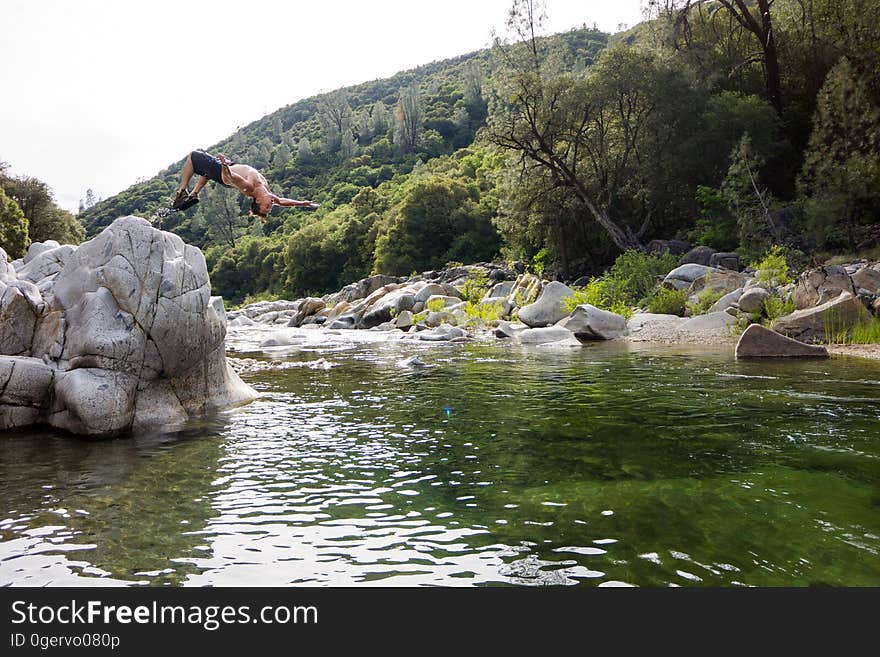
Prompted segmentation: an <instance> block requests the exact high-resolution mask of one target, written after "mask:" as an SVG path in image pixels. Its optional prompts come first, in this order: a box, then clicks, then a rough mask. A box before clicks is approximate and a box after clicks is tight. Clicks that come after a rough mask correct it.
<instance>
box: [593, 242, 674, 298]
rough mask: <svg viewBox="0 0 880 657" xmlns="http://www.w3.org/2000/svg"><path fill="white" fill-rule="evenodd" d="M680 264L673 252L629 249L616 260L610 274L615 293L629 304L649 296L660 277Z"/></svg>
mask: <svg viewBox="0 0 880 657" xmlns="http://www.w3.org/2000/svg"><path fill="white" fill-rule="evenodd" d="M677 266H678V256H675V255H673V254H671V253H668V252H667V253H661V254H657V253H644V252H642V251H627V252H625V253H622V254H621V255H619V256H618V257H617V260H615V261H614V265H612V267H611V269H610V270H609V271H608V276H609V277H610V278H611V280H613V281H614V287H615V290H616V292H615V295H616V296H618V297H619V298H620V299H621V300H622V301H623V302H625V303H627V304H629V305H635V304H638V303H639V302H641V300H642V299H645V298H646V297H648V296H649V295H650V294H651V293H652V292H653V291H654V288H656V287H657V283H658V279H659V278H661V277H663V276H665V275H666V274H668V273H669V272H670V271H672V270H673V269H675V268H676V267H677Z"/></svg>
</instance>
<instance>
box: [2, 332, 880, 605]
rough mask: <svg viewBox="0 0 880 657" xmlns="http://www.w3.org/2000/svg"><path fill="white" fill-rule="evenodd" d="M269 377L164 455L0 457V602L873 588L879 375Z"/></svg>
mask: <svg viewBox="0 0 880 657" xmlns="http://www.w3.org/2000/svg"><path fill="white" fill-rule="evenodd" d="M414 355H418V357H419V358H420V359H421V360H422V361H423V362H424V363H425V364H426V365H428V367H423V368H422V367H419V368H413V367H408V366H406V364H405V363H403V362H401V361H403V360H404V359H406V358H409V357H411V356H414ZM273 357H281V358H286V359H289V360H291V361H293V362H296V363H298V364H300V365H302V366H297V367H293V368H291V369H287V370H284V371H281V372H272V373H262V374H258V375H251V376H246V377H245V378H246V380H247V381H248V382H249V383H251V385H253V386H254V387H255V388H257V389H258V390H259V391H260V392H261V393H263V396H262V398H261V399H260V400H258V401H257V402H255V403H253V404H251V405H249V406H247V407H244V408H242V409H238V410H236V411H233V412H229V413H225V414H223V415H221V416H220V417H217V418H214V419H212V420H210V421H206V422H203V423H200V424H193V425H192V426H190V427H188V428H187V430H186V431H183V432H181V433H176V434H171V435H155V436H139V437H134V438H126V439H117V440H111V441H91V440H83V439H79V438H74V437H70V436H67V435H63V434H60V433H54V432H49V431H46V432H29V433H18V434H8V435H5V436H3V437H2V439H0V584H5V585H8V584H12V585H76V586H82V585H107V584H111V585H119V584H122V583H130V584H140V585H143V584H154V585H163V584H166V585H167V584H170V585H196V586H198V585H254V586H257V585H259V586H264V585H280V586H286V585H318V586H341V585H358V586H361V585H382V586H413V585H425V584H431V585H443V586H471V585H513V586H530V585H574V586H598V585H620V584H629V585H638V586H654V587H660V586H662V587H665V586H669V585H681V586H827V585H831V586H839V585H846V586H880V383H878V379H880V362H877V361H867V360H860V359H847V358H840V359H834V360H830V361H821V362H817V361H809V362H789V363H786V362H779V361H773V362H736V361H735V360H734V359H733V355H732V351H731V350H729V349H728V348H717V347H716V348H714V349H713V350H711V351H708V350H699V349H688V348H674V347H672V348H670V347H658V346H654V347H638V346H634V345H629V346H628V345H625V344H622V345H621V344H613V343H608V344H601V345H595V346H590V347H584V348H579V349H578V348H575V349H571V348H565V349H560V348H523V347H514V346H507V345H503V344H496V343H493V342H477V343H470V344H462V345H441V346H431V347H424V346H419V345H416V344H403V343H400V342H394V341H378V342H370V341H363V342H344V341H340V342H338V343H330V344H326V343H325V344H311V345H305V346H303V345H300V346H299V347H297V348H290V349H288V350H287V351H283V350H281V351H279V352H278V353H276V354H273Z"/></svg>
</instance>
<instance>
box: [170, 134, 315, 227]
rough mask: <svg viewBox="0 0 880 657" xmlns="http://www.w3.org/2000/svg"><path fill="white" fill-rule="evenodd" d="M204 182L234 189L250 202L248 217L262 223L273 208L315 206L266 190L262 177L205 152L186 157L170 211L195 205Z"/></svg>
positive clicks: (311, 203)
mask: <svg viewBox="0 0 880 657" xmlns="http://www.w3.org/2000/svg"><path fill="white" fill-rule="evenodd" d="M193 175H198V176H199V179H198V180H197V181H196V186H195V187H193V190H192V192H187V185H188V184H189V181H190V179H191V178H192V177H193ZM208 180H213V181H214V182H218V183H220V184H221V185H223V186H224V187H235V188H236V189H237V190H238V191H240V192H241V193H242V194H244V195H245V196H249V197H250V198H252V199H253V202H252V203H251V214H254V215H256V216H258V217H260V219H262V220H263V221H266V217H268V216H269V212H270V211H271V210H272V206H273V205H280V206H282V207H285V208H308V209H309V210H314V209H316V208H318V207H319V205H318V204H317V203H315V202H313V201H298V200H296V199H292V198H282V197H280V196H276V195H275V194H273V193H272V192H271V191H269V183H268V182H267V181H266V177H265V176H264V175H263V174H262V173H260V172H259V171H257V170H256V169H254V168H253V167H252V166H248V165H247V164H236V163H235V162H233V161H232V160H230V159H229V158H228V157H226V156H225V155H222V154H221V155H218V156H217V157H214V156H213V155H210V154H208V153H206V152H205V151H201V150H197V151H193V152H192V153H190V154H189V155H187V156H186V162H184V164H183V171H182V173H181V179H180V189H178V190H177V196H175V197H174V202H173V203H172V204H171V208H172V209H174V210H186V209H187V208H191V207H192V206H193V205H195V204H196V203H198V202H199V192H200V191H202V188H203V187H204V186H205V185H207V184H208Z"/></svg>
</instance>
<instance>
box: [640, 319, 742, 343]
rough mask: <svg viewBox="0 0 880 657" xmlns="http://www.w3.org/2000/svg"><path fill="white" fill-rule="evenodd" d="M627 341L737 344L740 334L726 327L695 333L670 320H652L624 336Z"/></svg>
mask: <svg viewBox="0 0 880 657" xmlns="http://www.w3.org/2000/svg"><path fill="white" fill-rule="evenodd" d="M623 339H624V340H626V341H627V342H656V343H660V344H693V345H735V344H736V341H737V340H739V336H738V335H731V333H730V330H729V329H726V328H721V329H715V330H712V331H700V332H699V333H693V332H691V331H683V330H681V329H680V328H678V327H677V326H676V325H674V324H670V323H669V322H651V323H649V324H645V325H644V326H643V327H642V328H641V329H639V330H638V331H636V332H634V333H630V334H629V335H628V336H626V337H625V338H623Z"/></svg>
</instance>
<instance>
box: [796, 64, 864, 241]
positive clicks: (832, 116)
mask: <svg viewBox="0 0 880 657" xmlns="http://www.w3.org/2000/svg"><path fill="white" fill-rule="evenodd" d="M868 79H869V76H867V75H859V73H858V71H856V70H855V68H854V67H853V65H852V64H851V63H850V61H849V60H848V59H847V58H843V59H841V60H840V62H839V63H838V64H837V65H836V66H835V67H834V69H833V70H832V71H831V73H830V74H829V75H828V79H827V80H826V82H825V85H824V86H823V87H822V91H821V92H820V94H819V101H818V107H817V109H816V115H815V118H814V129H813V134H812V136H811V137H810V143H809V146H808V148H807V152H806V158H805V162H804V167H803V171H802V172H801V176H800V179H799V181H798V187H799V193H800V198H801V201H802V203H803V206H804V211H805V214H806V221H807V226H808V228H809V229H810V231H811V233H812V235H813V236H814V238H815V239H816V240H817V241H818V242H819V244H820V245H821V246H838V247H840V246H845V247H847V248H850V249H855V248H856V247H857V246H858V242H859V240H860V232H861V229H863V228H867V227H869V226H876V225H877V224H878V223H880V209H878V208H880V105H878V104H877V102H876V100H875V99H874V98H872V95H871V93H870V89H869V86H868V85H869V82H868Z"/></svg>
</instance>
